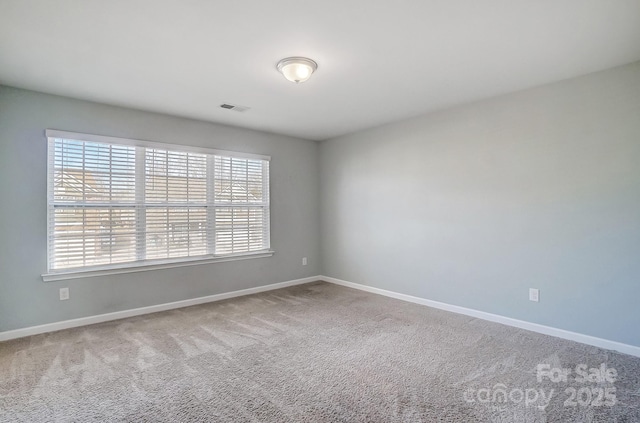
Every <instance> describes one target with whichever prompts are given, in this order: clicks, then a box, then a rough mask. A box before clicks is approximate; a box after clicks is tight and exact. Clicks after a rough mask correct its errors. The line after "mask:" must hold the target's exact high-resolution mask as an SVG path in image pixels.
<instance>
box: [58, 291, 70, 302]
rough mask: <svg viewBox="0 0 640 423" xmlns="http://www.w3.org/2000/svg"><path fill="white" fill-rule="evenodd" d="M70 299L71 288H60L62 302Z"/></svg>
mask: <svg viewBox="0 0 640 423" xmlns="http://www.w3.org/2000/svg"><path fill="white" fill-rule="evenodd" d="M68 299H69V288H60V301H64V300H68Z"/></svg>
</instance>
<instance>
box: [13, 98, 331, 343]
mask: <svg viewBox="0 0 640 423" xmlns="http://www.w3.org/2000/svg"><path fill="white" fill-rule="evenodd" d="M46 128H53V129H62V130H68V131H75V132H85V133H91V134H99V135H110V136H116V137H126V138H136V139H144V140H151V141H160V142H169V143H175V144H185V145H194V146H202V147H213V148H221V149H226V150H235V151H242V152H248V153H258V154H266V155H270V156H271V157H272V161H271V201H272V202H271V245H272V248H273V249H274V250H275V251H276V254H275V255H274V256H273V257H270V258H263V259H254V260H244V261H236V262H227V263H216V264H209V265H201V266H190V267H180V268H174V269H166V270H157V271H149V272H141V273H130V274H124V275H113V276H108V277H94V278H86V279H76V280H68V281H58V282H47V283H45V282H43V281H42V279H41V277H40V275H41V274H42V273H44V272H46V270H47V269H46V265H47V257H46V246H47V242H46V216H47V212H46V209H47V208H46V181H47V175H46V169H47V146H46V138H45V137H44V130H45V129H46ZM317 149H318V145H317V143H315V142H311V141H305V140H300V139H295V138H289V137H285V136H279V135H272V134H266V133H260V132H255V131H250V130H243V129H238V128H232V127H228V126H222V125H215V124H212V123H206V122H200V121H194V120H188V119H183V118H177V117H171V116H166V115H160V114H154V113H146V112H141V111H136V110H130V109H125V108H119V107H112V106H106V105H102V104H96V103H90V102H84V101H79V100H73V99H68V98H64V97H57V96H52V95H46V94H40V93H35V92H31V91H25V90H19V89H14V88H8V87H2V86H0V331H6V330H11V329H17V328H22V327H28V326H33V325H38V324H43V323H49V322H55V321H59V320H65V319H71V318H76V317H82V316H89V315H95V314H101V313H107V312H113V311H117V310H125V309H130V308H135V307H143V306H149V305H154V304H160V303H166V302H170V301H177V300H183V299H188V298H195V297H200V296H204V295H211V294H216V293H221V292H228V291H235V290H238V289H243V288H251V287H257V286H260V285H266V284H270V283H275V282H283V281H288V280H292V279H297V278H303V277H307V276H313V275H318V274H320V260H319V249H320V247H319V242H320V241H319V240H320V234H319V221H320V218H319V213H318V207H319V192H318V190H319V183H318V175H319V170H318V163H317V158H318V154H317ZM302 256H307V257H308V258H309V264H308V266H306V267H303V266H302V265H301V258H302ZM63 286H69V287H70V291H71V299H70V300H69V301H59V300H58V288H60V287H63Z"/></svg>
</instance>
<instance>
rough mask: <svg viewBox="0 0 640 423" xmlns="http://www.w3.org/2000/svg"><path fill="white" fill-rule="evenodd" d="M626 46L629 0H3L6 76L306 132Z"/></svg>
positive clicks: (348, 126)
mask: <svg viewBox="0 0 640 423" xmlns="http://www.w3.org/2000/svg"><path fill="white" fill-rule="evenodd" d="M294 55H301V56H307V57H310V58H312V59H314V60H315V61H316V62H318V71H317V72H316V74H314V75H313V77H312V78H311V79H310V80H309V81H308V82H306V83H304V84H300V85H295V84H293V83H291V82H288V81H286V80H285V79H284V78H283V77H282V75H280V74H279V73H278V72H277V70H276V68H275V66H276V63H277V62H278V60H279V59H282V58H284V57H287V56H294ZM637 60H640V0H589V1H587V0H482V1H479V0H413V1H410V0H341V1H336V0H324V1H313V2H312V1H305V0H298V1H291V0H268V1H265V0H237V1H230V0H229V1H222V0H219V1H212V0H56V1H52V0H0V83H2V84H6V85H11V86H16V87H22V88H28V89H33V90H37V91H43V92H48V93H54V94H61V95H65V96H70V97H76V98H81V99H87V100H94V101H99V102H103V103H109V104H115V105H122V106H128V107H134V108H138V109H144V110H151V111H157V112H164V113H169V114H173V115H178V116H186V117H192V118H197V119H204V120H209V121H214V122H220V123H226V124H231V125H236V126H242V127H248V128H253V129H259V130H264V131H269V132H275V133H281V134H287V135H292V136H296V137H301V138H307V139H312V140H322V139H327V138H331V137H335V136H338V135H342V134H346V133H350V132H354V131H357V130H360V129H364V128H368V127H372V126H377V125H380V124H383V123H387V122H392V121H396V120H400V119H403V118H407V117H410V116H415V115H418V114H422V113H427V112H431V111H435V110H439V109H443V108H447V107H451V106H453V105H457V104H462V103H467V102H471V101H475V100H478V99H482V98H486V97H491V96H495V95H499V94H502V93H506V92H511V91H516V90H521V89H524V88H528V87H532V86H536V85H541V84H544V83H548V82H552V81H557V80H561V79H565V78H570V77H573V76H577V75H583V74H586V73H590V72H594V71H598V70H601V69H606V68H611V67H614V66H617V65H621V64H625V63H630V62H634V61H637ZM221 103H232V104H239V105H243V106H248V107H251V110H249V111H247V112H244V113H238V112H233V111H229V110H225V109H221V108H220V107H219V105H220V104H221Z"/></svg>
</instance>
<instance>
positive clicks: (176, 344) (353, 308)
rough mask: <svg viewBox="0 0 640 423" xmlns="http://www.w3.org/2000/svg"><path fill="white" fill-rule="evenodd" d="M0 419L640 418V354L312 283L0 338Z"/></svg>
mask: <svg viewBox="0 0 640 423" xmlns="http://www.w3.org/2000/svg"><path fill="white" fill-rule="evenodd" d="M0 421H1V422H14V421H16V422H54V421H55V422H58V421H60V422H189V421H193V422H278V423H280V422H283V423H284V422H465V423H467V422H640V358H636V357H632V356H628V355H624V354H619V353H616V352H612V351H606V350H602V349H598V348H595V347H591V346H587V345H583V344H578V343H575V342H570V341H566V340H562V339H558V338H554V337H550V336H545V335H540V334H537V333H533V332H528V331H524V330H520V329H516V328H512V327H507V326H503V325H500V324H496V323H491V322H486V321H483V320H478V319H474V318H471V317H467V316H463V315H457V314H453V313H448V312H444V311H441V310H436V309H432V308H429V307H424V306H420V305H416V304H410V303H406V302H402V301H399V300H394V299H391V298H387V297H382V296H378V295H375V294H370V293H366V292H361V291H357V290H353V289H349V288H344V287H341V286H337V285H333V284H329V283H324V282H317V283H311V284H306V285H300V286H295V287H291V288H285V289H281V290H277V291H270V292H266V293H262V294H256V295H251V296H246V297H240V298H234V299H230V300H226V301H221V302H216V303H209V304H204V305H199V306H193V307H188V308H183V309H177V310H172V311H167V312H162V313H155V314H150V315H145V316H139V317H134V318H128V319H123V320H118V321H113V322H108V323H102V324H97V325H92V326H86V327H82V328H76V329H70V330H64V331H60V332H54V333H49V334H43V335H37V336H32V337H28V338H23V339H17V340H14V341H9V342H4V343H0Z"/></svg>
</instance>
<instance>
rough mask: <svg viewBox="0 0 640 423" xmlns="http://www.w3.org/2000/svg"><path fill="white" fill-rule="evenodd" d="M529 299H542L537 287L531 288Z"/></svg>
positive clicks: (536, 300)
mask: <svg viewBox="0 0 640 423" xmlns="http://www.w3.org/2000/svg"><path fill="white" fill-rule="evenodd" d="M529 301H535V302H536V303H537V302H538V301H540V290H538V289H536V288H529Z"/></svg>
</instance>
